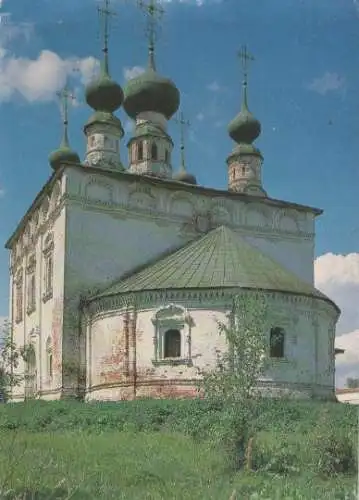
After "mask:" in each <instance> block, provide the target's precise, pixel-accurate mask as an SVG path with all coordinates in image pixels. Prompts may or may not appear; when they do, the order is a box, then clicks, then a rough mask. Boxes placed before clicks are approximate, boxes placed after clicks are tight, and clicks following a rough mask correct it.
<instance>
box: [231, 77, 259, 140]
mask: <svg viewBox="0 0 359 500" xmlns="http://www.w3.org/2000/svg"><path fill="white" fill-rule="evenodd" d="M228 132H229V135H230V137H231V138H232V139H233V140H234V141H235V142H237V143H238V144H240V143H241V144H242V143H244V144H251V143H252V142H253V141H255V139H257V137H258V136H259V135H260V133H261V124H260V122H259V121H258V120H257V119H256V118H255V117H254V116H253V115H252V113H251V112H250V111H249V109H248V104H247V85H246V83H245V84H244V85H243V101H242V108H241V111H240V113H239V114H238V115H237V116H236V117H235V118H234V119H233V120H232V121H231V122H230V124H229V125H228Z"/></svg>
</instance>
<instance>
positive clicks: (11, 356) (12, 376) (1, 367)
mask: <svg viewBox="0 0 359 500" xmlns="http://www.w3.org/2000/svg"><path fill="white" fill-rule="evenodd" d="M1 336H2V337H3V339H4V342H3V346H2V349H1V350H0V398H1V397H2V399H3V400H4V401H5V402H6V401H8V399H9V397H10V394H11V391H12V389H13V387H16V386H17V385H19V384H20V383H21V381H22V377H21V376H20V375H19V374H17V373H16V372H15V370H16V368H17V367H18V365H19V357H20V350H19V349H18V348H17V346H16V344H15V343H14V341H13V339H12V336H11V329H10V325H9V323H8V322H6V323H5V324H4V325H3V327H2V332H1Z"/></svg>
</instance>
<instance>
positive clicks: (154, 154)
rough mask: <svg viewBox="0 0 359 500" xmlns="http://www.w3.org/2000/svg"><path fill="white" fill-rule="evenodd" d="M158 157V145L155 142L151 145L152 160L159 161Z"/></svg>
mask: <svg viewBox="0 0 359 500" xmlns="http://www.w3.org/2000/svg"><path fill="white" fill-rule="evenodd" d="M157 157H158V148H157V144H156V143H155V142H153V143H152V145H151V158H152V160H157Z"/></svg>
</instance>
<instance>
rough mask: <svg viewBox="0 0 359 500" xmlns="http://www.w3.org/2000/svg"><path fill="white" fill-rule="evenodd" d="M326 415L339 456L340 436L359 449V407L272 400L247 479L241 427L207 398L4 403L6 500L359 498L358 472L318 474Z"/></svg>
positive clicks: (263, 410)
mask: <svg viewBox="0 0 359 500" xmlns="http://www.w3.org/2000/svg"><path fill="white" fill-rule="evenodd" d="M323 409H326V410H327V412H328V415H329V417H328V418H329V419H330V426H331V425H333V427H334V429H335V430H336V432H337V434H338V436H339V438H338V443H339V444H338V446H339V451H337V450H336V448H334V451H333V447H331V448H329V450H330V453H338V456H339V457H340V456H341V455H340V453H342V454H343V453H344V454H345V453H348V452H347V448H346V447H345V446H342V441H341V440H342V439H344V438H346V439H347V440H349V441H350V442H351V443H352V445H353V446H354V447H355V446H356V432H357V427H356V419H357V409H356V408H355V407H353V406H351V407H349V406H346V405H339V404H320V403H310V402H307V403H298V402H276V401H271V402H263V403H261V405H260V407H259V408H258V414H257V416H256V419H255V423H254V424H255V425H254V428H255V429H256V433H255V438H254V444H253V461H254V465H256V467H257V469H258V471H257V472H251V473H245V472H244V471H243V470H240V471H235V470H233V468H231V467H230V466H229V465H230V462H229V460H228V453H227V452H226V445H227V444H228V443H227V441H228V436H229V442H230V443H232V441H231V439H232V438H233V436H234V437H236V436H238V435H240V434H241V430H240V429H237V428H236V426H235V425H234V426H233V421H232V420H231V417H230V416H229V414H228V412H227V411H226V410H224V409H220V408H215V407H213V406H211V405H209V404H208V403H205V402H203V401H202V402H201V401H152V400H146V401H135V402H124V403H118V404H110V403H108V404H87V405H85V404H81V403H66V402H53V403H44V402H37V403H28V404H17V405H3V406H1V407H0V489H1V488H3V492H2V496H1V495H0V498H3V499H5V498H8V499H10V498H13V499H15V498H16V499H20V498H21V499H24V498H28V499H35V498H36V499H43V500H52V499H65V498H71V499H96V498H100V499H112V498H113V499H129V500H137V499H138V500H140V499H141V500H144V499H153V500H156V499H166V500H167V499H178V500H186V499H191V500H192V499H193V500H195V499H203V500H204V499H216V500H222V499H223V500H229V499H230V497H231V494H232V492H233V491H234V490H235V491H236V496H235V497H234V498H236V499H248V500H249V499H253V500H254V499H256V498H257V499H263V500H266V499H271V500H272V499H273V500H276V499H288V500H289V499H294V500H295V499H304V500H312V499H318V500H320V499H322V498H323V499H324V498H325V499H329V500H331V499H333V500H334V499H343V500H344V499H354V498H356V496H355V495H354V493H353V492H354V489H355V484H356V474H355V471H354V470H353V469H351V470H348V471H347V473H338V474H332V473H329V474H319V473H318V470H317V469H316V468H318V463H319V462H318V460H319V461H320V460H321V461H323V457H325V453H326V450H327V448H326V446H327V444H328V442H329V444H330V445H331V443H332V440H331V438H330V439H329V440H328V432H327V427H328V426H327V422H324V421H322V420H321V418H320V416H321V415H322V414H323ZM222 431H223V432H222ZM233 432H234V434H233ZM329 437H330V436H329ZM226 439H227V441H226ZM316 443H317V444H316ZM318 443H319V448H318ZM322 443H324V444H322ZM316 446H317V448H316ZM343 450H344V451H343ZM318 453H319V455H318ZM343 463H346V462H343ZM283 464H285V467H283ZM7 490H13V492H12V493H9V494H8V495H7V496H6V495H5V491H7ZM26 492H27V496H24V494H25V493H26Z"/></svg>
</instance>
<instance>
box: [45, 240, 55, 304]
mask: <svg viewBox="0 0 359 500" xmlns="http://www.w3.org/2000/svg"><path fill="white" fill-rule="evenodd" d="M43 255H44V293H43V300H44V301H46V300H48V299H50V298H51V297H52V289H53V277H54V240H53V235H52V234H49V235H48V236H47V237H46V239H45V244H44V249H43Z"/></svg>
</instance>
